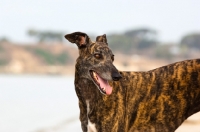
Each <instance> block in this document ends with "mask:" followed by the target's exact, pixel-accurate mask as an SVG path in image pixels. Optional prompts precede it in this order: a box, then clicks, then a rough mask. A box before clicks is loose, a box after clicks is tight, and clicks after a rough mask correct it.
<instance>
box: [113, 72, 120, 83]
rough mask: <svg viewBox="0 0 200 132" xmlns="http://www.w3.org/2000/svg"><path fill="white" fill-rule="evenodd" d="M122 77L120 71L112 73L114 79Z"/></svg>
mask: <svg viewBox="0 0 200 132" xmlns="http://www.w3.org/2000/svg"><path fill="white" fill-rule="evenodd" d="M121 78H122V76H121V75H120V74H119V73H118V72H114V73H112V79H113V80H114V81H118V80H119V79H121Z"/></svg>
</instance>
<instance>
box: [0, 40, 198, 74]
mask: <svg viewBox="0 0 200 132" xmlns="http://www.w3.org/2000/svg"><path fill="white" fill-rule="evenodd" d="M154 50H155V49H153V50H151V49H149V50H146V52H145V53H143V54H142V53H141V54H128V55H125V54H122V53H121V52H119V51H115V50H114V51H113V53H114V54H115V62H114V64H115V66H116V67H117V68H118V69H119V70H129V71H130V70H131V71H142V70H150V69H154V68H157V67H160V66H163V65H166V64H169V63H172V62H175V61H181V60H184V59H188V58H183V57H180V56H179V55H177V56H176V57H173V59H171V60H169V59H168V60H164V59H160V58H152V57H151V56H150V54H152V52H153V51H154ZM161 53H162V52H161ZM192 53H193V52H192ZM192 53H191V52H190V54H191V55H192ZM194 53H195V52H194ZM198 56H199V53H198V54H194V55H193V56H192V57H191V59H192V58H198ZM77 57H78V49H77V47H76V46H75V45H72V44H63V43H51V44H49V43H40V44H16V43H10V42H0V74H7V73H9V74H59V75H62V74H63V75H66V74H73V73H74V65H75V61H76V58H77Z"/></svg>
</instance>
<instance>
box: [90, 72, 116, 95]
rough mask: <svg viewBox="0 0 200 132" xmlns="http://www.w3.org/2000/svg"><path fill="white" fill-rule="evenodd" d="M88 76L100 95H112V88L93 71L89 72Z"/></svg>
mask: <svg viewBox="0 0 200 132" xmlns="http://www.w3.org/2000/svg"><path fill="white" fill-rule="evenodd" d="M90 75H91V77H92V79H93V82H94V83H95V84H96V85H97V87H98V89H99V91H100V92H101V93H102V94H106V95H110V94H111V93H112V87H111V86H110V85H109V83H108V81H107V80H105V79H103V78H102V77H100V76H99V75H98V74H97V73H96V72H95V71H93V70H90Z"/></svg>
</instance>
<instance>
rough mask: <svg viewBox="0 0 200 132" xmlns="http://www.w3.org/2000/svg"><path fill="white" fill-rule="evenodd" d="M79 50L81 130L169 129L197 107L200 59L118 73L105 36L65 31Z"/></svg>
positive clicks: (161, 131) (77, 74)
mask: <svg viewBox="0 0 200 132" xmlns="http://www.w3.org/2000/svg"><path fill="white" fill-rule="evenodd" d="M65 38H66V39H67V40H68V41H70V42H71V43H76V44H77V46H78V48H79V57H78V58H77V61H76V66H75V69H76V70H75V90H76V93H77V96H78V98H79V107H80V121H81V125H82V130H83V131H84V132H138V131H139V132H154V131H156V132H172V131H175V130H176V129H177V128H178V127H179V126H180V125H181V124H182V122H183V121H184V120H185V119H187V118H188V117H189V116H190V115H192V114H194V113H196V112H198V111H200V59H196V60H186V61H182V62H177V63H174V64H170V65H167V66H163V67H160V68H157V69H154V70H151V71H147V72H120V71H118V70H117V69H116V68H115V66H114V65H113V61H114V55H113V53H112V51H111V50H110V49H109V47H108V44H107V39H106V35H102V36H98V37H97V38H96V42H92V41H91V40H90V38H89V37H88V35H87V34H85V33H82V32H75V33H71V34H67V35H65Z"/></svg>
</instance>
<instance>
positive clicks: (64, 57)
mask: <svg viewBox="0 0 200 132" xmlns="http://www.w3.org/2000/svg"><path fill="white" fill-rule="evenodd" d="M33 51H34V53H35V54H36V56H38V57H39V58H41V59H42V60H43V61H44V63H46V64H48V65H64V64H67V63H68V62H70V57H69V55H68V54H67V53H66V52H61V53H60V54H53V53H52V52H50V51H48V50H44V49H40V48H37V49H33Z"/></svg>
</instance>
